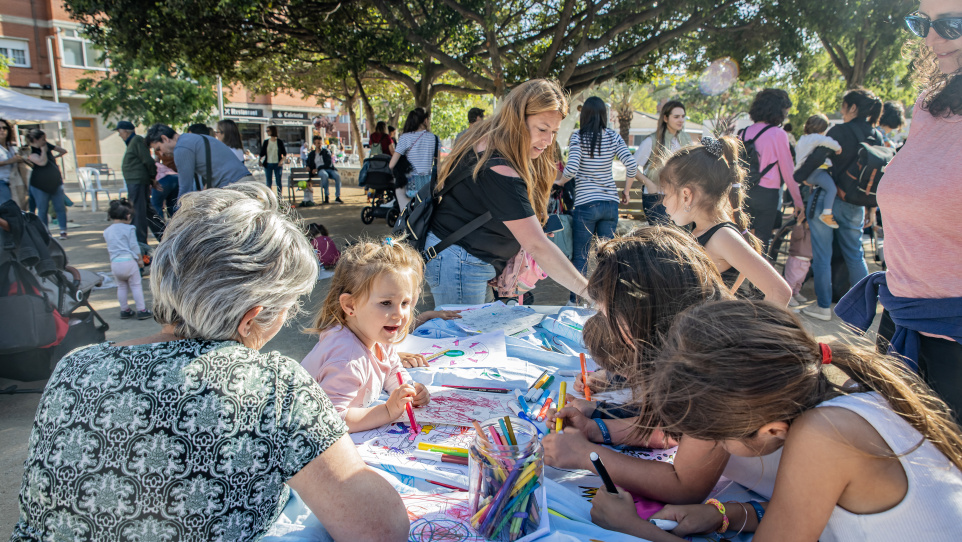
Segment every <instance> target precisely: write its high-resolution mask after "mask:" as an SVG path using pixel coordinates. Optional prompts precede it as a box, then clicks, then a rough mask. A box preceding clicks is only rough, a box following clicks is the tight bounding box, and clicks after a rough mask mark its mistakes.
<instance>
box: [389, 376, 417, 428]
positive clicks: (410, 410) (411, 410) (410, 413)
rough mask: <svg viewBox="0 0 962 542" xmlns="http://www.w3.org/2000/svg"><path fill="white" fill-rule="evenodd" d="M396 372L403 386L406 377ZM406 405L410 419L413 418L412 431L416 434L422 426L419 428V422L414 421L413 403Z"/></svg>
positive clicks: (399, 382)
mask: <svg viewBox="0 0 962 542" xmlns="http://www.w3.org/2000/svg"><path fill="white" fill-rule="evenodd" d="M394 374H396V375H397V383H398V384H401V385H402V386H403V385H404V379H403V378H401V373H400V372H397V373H394ZM404 406H405V407H407V411H408V419H409V420H411V433H412V434H416V433H417V432H418V431H420V428H418V422H416V421H414V410H413V409H411V403H404Z"/></svg>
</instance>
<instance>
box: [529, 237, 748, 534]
mask: <svg viewBox="0 0 962 542" xmlns="http://www.w3.org/2000/svg"><path fill="white" fill-rule="evenodd" d="M595 260H596V261H597V265H596V266H595V270H594V272H593V273H592V274H591V277H590V278H589V279H588V295H589V296H590V297H591V299H593V300H595V303H596V305H597V307H598V310H599V312H598V313H597V314H595V315H594V316H592V317H591V318H589V319H588V321H587V322H586V323H585V327H584V340H585V345H586V346H587V348H588V351H589V352H590V353H591V356H592V358H593V359H594V360H595V361H596V362H597V363H598V364H599V365H600V366H601V367H603V368H604V369H605V370H607V371H608V372H609V373H615V374H629V375H630V374H640V373H645V372H647V371H649V370H651V367H652V364H653V363H654V360H655V357H656V354H657V350H658V349H659V347H660V346H661V334H662V333H663V332H664V331H665V330H667V329H668V327H669V326H670V324H671V321H672V320H673V319H674V318H675V316H676V315H677V314H678V313H679V312H681V311H683V310H684V309H686V308H688V307H690V306H693V305H695V304H698V303H703V302H705V301H708V300H717V299H730V298H731V297H732V296H731V294H730V293H729V292H728V288H727V287H726V286H725V284H724V283H723V282H722V279H721V277H720V276H719V274H718V271H717V269H716V268H715V265H714V264H713V263H712V261H711V259H709V257H708V255H707V254H706V253H705V251H704V250H702V249H701V247H699V246H698V244H697V243H696V242H695V240H694V239H692V238H691V236H690V235H688V234H687V233H685V232H682V231H680V230H678V229H677V228H674V227H661V226H658V227H649V228H644V229H641V230H637V231H635V232H632V233H631V234H629V235H627V236H624V237H619V238H615V239H613V240H610V241H605V242H603V243H601V244H600V245H599V246H598V248H597V249H596V255H595ZM576 382H577V380H576ZM589 383H590V380H589ZM569 399H574V398H573V397H571V398H569ZM551 412H552V413H551V415H549V417H548V426H549V427H553V426H554V421H553V420H554V419H555V417H561V418H563V419H564V430H563V432H561V433H552V434H549V435H547V436H546V437H545V438H544V439H543V440H542V443H543V445H544V453H545V462H546V463H547V464H548V465H551V466H553V467H556V468H562V469H587V470H594V467H593V465H592V463H591V462H590V461H589V454H590V453H591V452H595V453H597V454H598V455H599V456H600V457H601V459H602V461H603V462H604V464H605V465H606V466H607V468H608V471H609V473H610V474H611V476H612V479H613V480H614V481H615V482H616V483H617V484H619V485H621V486H623V487H625V488H627V489H628V490H629V491H631V493H632V494H634V495H636V496H638V506H637V509H636V510H633V511H632V515H633V516H634V517H635V518H638V517H639V514H643V517H644V518H647V517H648V516H649V515H651V513H652V512H653V511H655V510H658V509H660V508H661V504H660V503H664V502H674V503H694V502H701V500H702V499H704V498H705V497H706V496H707V495H708V493H709V492H710V491H711V489H712V487H713V486H714V485H715V484H716V483H717V482H718V479H719V477H720V476H721V474H722V471H723V469H724V468H725V463H726V462H727V461H728V452H726V451H725V450H723V449H721V448H719V447H717V446H715V445H714V443H712V442H703V441H699V440H697V439H693V438H688V437H687V436H686V435H680V434H673V435H672V436H673V437H674V438H670V437H666V436H665V434H664V433H663V432H662V431H660V430H657V429H655V428H657V427H659V426H660V423H659V422H658V420H655V419H653V417H652V414H653V413H652V412H651V411H650V409H647V408H646V407H645V406H644V404H643V402H641V401H637V404H633V405H628V407H618V406H615V405H611V404H606V403H603V402H602V403H598V402H588V401H584V400H581V399H576V400H573V401H569V403H568V406H566V407H565V408H563V409H561V410H560V411H558V412H557V413H556V414H555V413H554V412H553V411H551ZM639 416H640V420H639ZM616 418H622V419H616ZM639 427H646V428H650V429H645V430H643V431H638V430H637V429H638V428H639ZM676 439H677V441H676ZM676 443H677V446H678V452H677V454H676V455H675V460H674V464H671V463H665V462H660V461H649V460H645V459H640V458H636V457H631V456H628V455H625V454H622V453H619V452H617V451H615V450H612V449H610V448H608V447H606V446H602V444H628V445H635V446H644V447H652V448H668V447H671V446H674V445H675V444H676ZM600 491H604V490H603V489H602V490H600ZM648 499H650V500H648ZM653 501H658V502H653ZM651 530H652V532H650V533H648V534H647V535H639V536H642V537H643V538H649V539H652V538H651V535H652V533H655V534H658V532H659V530H658V528H657V527H655V526H654V525H652V526H651Z"/></svg>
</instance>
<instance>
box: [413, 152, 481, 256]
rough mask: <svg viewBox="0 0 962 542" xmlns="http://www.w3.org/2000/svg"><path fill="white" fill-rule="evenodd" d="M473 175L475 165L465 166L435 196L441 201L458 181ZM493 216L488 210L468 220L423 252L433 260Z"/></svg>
mask: <svg viewBox="0 0 962 542" xmlns="http://www.w3.org/2000/svg"><path fill="white" fill-rule="evenodd" d="M473 176H474V168H473V167H468V168H465V170H464V171H463V172H462V173H461V174H460V175H458V176H457V177H455V178H454V179H453V180H452V181H451V182H449V183H445V185H444V188H442V189H441V191H440V192H438V194H437V195H436V196H435V198H437V202H438V203H440V202H441V197H442V196H444V195H445V194H447V193H448V192H450V191H451V189H452V188H454V187H455V186H457V184H458V183H460V182H461V181H463V180H465V179H467V178H469V177H473ZM491 218H492V216H491V211H486V212H485V213H484V214H483V215H481V216H479V217H477V218H475V219H474V220H472V221H471V222H468V223H467V224H465V225H464V226H461V227H460V228H458V229H457V230H455V231H454V232H453V233H451V235H449V236H447V237H445V238H444V239H442V240H441V242H440V243H438V244H436V245H434V246H430V247H427V248H426V249H424V251H423V252H422V254H423V256H424V257H425V258H426V259H427V260H428V261H430V260H433V259H434V258H437V256H438V254H439V253H441V252H444V251H445V250H446V249H447V248H448V247H450V246H451V245H453V244H455V243H457V242H458V241H460V240H461V239H463V238H464V237H465V236H466V235H468V234H469V233H471V232H473V231H474V230H476V229H478V228H480V227H481V226H483V225H485V224H486V223H487V222H488V221H489V220H491Z"/></svg>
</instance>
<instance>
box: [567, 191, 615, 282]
mask: <svg viewBox="0 0 962 542" xmlns="http://www.w3.org/2000/svg"><path fill="white" fill-rule="evenodd" d="M617 227H618V202H616V201H591V202H588V203H586V204H584V205H575V208H574V209H573V210H572V211H571V244H572V247H573V250H572V256H571V263H573V264H574V266H575V269H577V270H578V271H580V272H581V274H582V275H584V274H585V267H587V265H588V250H589V249H590V248H591V242H592V240H593V239H594V238H595V237H598V238H601V239H611V238H613V237H614V236H615V229H616V228H617ZM577 298H578V296H577V295H575V293H574V292H572V293H571V298H570V299H571V301H576V300H577Z"/></svg>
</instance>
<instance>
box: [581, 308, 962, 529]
mask: <svg viewBox="0 0 962 542" xmlns="http://www.w3.org/2000/svg"><path fill="white" fill-rule="evenodd" d="M873 346H874V345H856V346H850V345H846V344H841V343H832V344H824V343H819V342H818V341H817V340H816V339H815V338H814V337H812V335H810V334H809V333H808V332H807V331H806V330H805V327H804V326H803V325H802V322H801V321H800V320H799V319H798V317H796V316H795V315H793V314H792V313H790V312H788V311H787V310H783V309H781V308H779V307H775V306H772V305H771V304H768V303H761V302H757V301H755V302H753V301H719V302H711V303H705V304H702V305H698V306H696V307H694V308H692V309H689V310H688V311H686V312H685V313H683V314H682V315H680V316H679V317H678V318H677V319H676V320H675V323H674V324H673V325H672V327H671V329H670V330H669V331H668V332H667V334H666V337H665V344H664V349H663V351H662V353H661V354H660V355H659V357H658V360H657V362H656V363H655V365H654V371H653V372H652V373H649V374H645V375H640V378H639V379H635V378H632V377H629V380H630V381H632V382H634V383H635V384H638V385H644V387H645V389H646V390H647V404H648V405H649V406H650V407H651V408H653V409H655V410H656V411H657V412H658V413H659V418H660V419H662V420H665V421H666V422H667V423H668V426H667V427H669V428H671V429H672V430H677V431H680V432H682V433H684V434H685V435H690V436H691V437H693V438H696V439H699V440H700V441H703V442H711V443H714V444H715V445H716V446H717V447H718V448H723V449H725V450H728V451H729V452H731V453H732V454H733V455H739V456H743V457H758V456H765V455H769V454H772V453H773V452H775V451H776V450H779V449H783V452H782V455H781V459H780V461H779V463H778V465H777V471H778V474H777V477H776V479H775V486H774V491H773V493H772V494H771V498H770V501H769V502H768V503H767V504H762V503H758V502H755V501H751V502H737V501H736V502H728V503H719V502H717V501H714V502H711V503H709V504H696V505H690V506H667V507H665V509H663V510H662V511H660V512H658V513H656V514H655V515H654V518H657V519H669V520H673V521H677V522H678V527H677V528H675V529H674V530H673V531H672V532H673V533H674V534H675V535H678V536H687V535H689V534H692V533H704V532H719V533H721V532H723V531H724V530H725V528H726V526H727V528H728V529H729V530H730V532H731V533H734V531H735V530H738V531H742V532H748V533H750V532H754V533H755V536H754V540H755V541H756V542H768V541H770V540H786V539H791V540H851V541H856V540H858V541H862V540H872V541H879V542H885V541H893V542H894V541H904V540H925V541H927V542H928V541H936V542H937V541H946V542H947V541H949V540H958V539H959V532H958V531H959V530H958V527H959V525H962V472H960V469H962V430H960V428H959V426H958V425H957V424H956V423H955V422H954V421H953V419H952V415H951V412H950V411H949V409H948V407H947V406H946V404H945V403H944V402H943V401H942V400H941V399H939V398H938V397H936V396H935V395H934V392H933V391H932V390H931V389H930V388H929V387H928V386H927V385H926V384H925V383H924V382H923V381H922V380H921V379H920V378H919V376H918V375H917V374H915V373H914V372H912V371H911V370H909V369H908V368H907V367H906V366H905V364H904V363H903V362H902V361H900V360H899V359H896V358H894V357H889V356H882V355H879V354H877V353H876V352H875V349H874V348H873ZM832 367H834V368H835V369H832ZM830 371H835V372H838V371H840V372H841V373H842V375H844V377H845V378H847V379H849V380H848V381H847V382H846V383H845V384H843V385H839V384H838V382H841V381H842V380H841V379H839V376H841V375H838V374H832V373H830ZM642 382H643V384H642ZM592 504H593V508H592V510H591V516H592V519H593V520H594V521H595V523H598V524H599V525H601V526H602V527H606V528H610V529H615V530H618V531H622V532H626V533H629V534H636V535H637V536H644V533H647V532H648V530H647V526H646V525H643V524H642V523H646V524H647V522H641V521H638V519H637V518H630V515H629V511H631V509H632V502H631V498H630V496H629V495H628V494H627V493H625V492H624V491H619V492H618V494H617V495H614V494H610V493H607V492H605V491H599V492H598V494H597V495H596V496H595V499H594V501H593V503H592ZM665 540H669V539H665ZM670 540H679V541H680V540H681V539H680V538H674V537H673V538H670Z"/></svg>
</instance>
